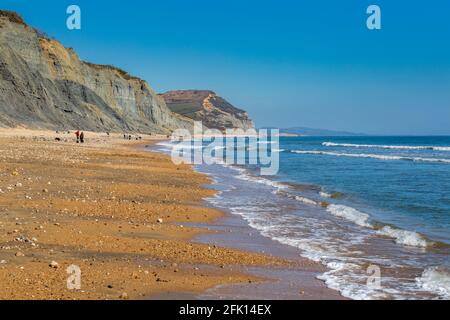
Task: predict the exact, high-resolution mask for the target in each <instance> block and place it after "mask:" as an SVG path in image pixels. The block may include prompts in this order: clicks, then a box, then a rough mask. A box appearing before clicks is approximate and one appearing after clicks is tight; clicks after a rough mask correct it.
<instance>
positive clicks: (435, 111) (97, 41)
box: [0, 0, 450, 135]
mask: <svg viewBox="0 0 450 320" xmlns="http://www.w3.org/2000/svg"><path fill="white" fill-rule="evenodd" d="M69 4H77V5H79V6H80V7H81V10H82V30H79V31H69V30H68V29H67V28H66V17H67V15H66V8H67V6H68V5H69ZM370 4H377V5H379V6H380V7H381V10H382V30H379V31H370V30H368V29H367V28H366V18H367V15H366V8H367V7H368V5H370ZM0 8H1V9H9V10H15V11H18V12H19V13H20V14H21V15H22V16H23V17H24V18H25V20H26V21H27V22H28V23H29V24H31V25H32V26H34V27H38V28H39V29H42V30H43V31H45V32H47V33H48V34H49V35H51V36H54V37H56V38H57V39H58V40H60V41H61V42H62V43H63V44H64V45H66V46H68V47H73V48H75V49H76V51H77V52H78V53H79V55H80V57H81V58H82V59H84V60H88V61H91V62H96V63H102V64H113V65H116V66H118V67H121V68H123V69H125V70H127V71H129V72H130V73H132V74H134V75H137V76H140V77H142V78H144V79H146V80H147V81H148V82H149V83H150V84H151V86H152V87H153V88H154V89H155V90H157V91H158V92H163V91H167V90H172V89H212V90H214V91H216V92H217V93H218V94H220V95H222V96H223V97H225V98H226V99H228V100H229V101H230V102H232V103H233V104H234V105H236V106H238V107H241V108H244V109H246V110H248V112H249V113H250V115H251V117H252V118H254V120H255V121H256V123H257V125H258V126H279V127H290V126H308V127H315V128H325V129H336V130H349V131H357V132H367V133H374V134H419V135H420V134H450V2H449V1H448V0H432V1H419V0H411V1H402V0H370V1H366V0H345V1H331V0H327V1H323V0H291V1H289V0H278V1H275V0H259V1H253V0H208V1H206V0H164V1H160V0H159V1H156V0H147V1H144V0H130V1H123V0H122V1H119V0H109V1H106V0H105V1H103V0H95V1H92V0H90V1H88V0H71V1H66V0H58V1H55V0H36V1H29V0H2V1H1V4H0Z"/></svg>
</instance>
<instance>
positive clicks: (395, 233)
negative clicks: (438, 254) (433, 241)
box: [377, 226, 430, 248]
mask: <svg viewBox="0 0 450 320" xmlns="http://www.w3.org/2000/svg"><path fill="white" fill-rule="evenodd" d="M377 234H379V235H382V236H387V237H390V238H394V239H395V242H396V243H398V244H401V245H405V246H411V247H419V248H426V247H427V246H429V245H430V243H429V242H428V241H426V240H425V239H424V238H423V237H422V236H421V235H420V234H418V233H417V232H414V231H407V230H400V229H395V228H392V227H390V226H385V227H383V228H381V229H380V230H378V231H377Z"/></svg>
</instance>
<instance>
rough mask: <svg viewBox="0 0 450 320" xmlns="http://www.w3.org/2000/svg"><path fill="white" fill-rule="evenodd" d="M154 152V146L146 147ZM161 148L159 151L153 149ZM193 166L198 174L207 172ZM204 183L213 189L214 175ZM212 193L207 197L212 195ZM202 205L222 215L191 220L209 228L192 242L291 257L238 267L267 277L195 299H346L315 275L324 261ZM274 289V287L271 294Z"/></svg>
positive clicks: (321, 271) (321, 270)
mask: <svg viewBox="0 0 450 320" xmlns="http://www.w3.org/2000/svg"><path fill="white" fill-rule="evenodd" d="M149 151H150V152H155V150H154V148H150V149H149ZM156 152H161V151H156ZM193 170H195V171H196V172H199V173H200V174H203V175H206V176H208V177H209V176H210V175H209V174H207V173H204V172H201V171H197V170H196V168H195V166H194V167H193ZM212 180H213V181H212V182H211V183H209V184H207V185H206V188H207V189H212V190H215V191H216V192H219V191H218V190H216V189H215V182H214V179H212ZM215 196H216V195H213V196H211V197H209V198H213V197H215ZM202 205H204V206H206V207H209V208H213V209H217V210H220V211H221V212H222V213H223V215H222V216H220V217H218V218H215V219H214V220H213V221H212V222H209V223H192V224H190V225H192V226H194V227H200V228H202V229H206V230H208V232H205V233H200V234H197V235H196V236H195V237H193V239H192V241H193V242H195V243H203V244H205V243H208V244H211V243H212V244H215V245H223V246H226V247H228V248H234V249H238V250H243V251H246V252H254V253H259V254H263V255H267V254H269V255H270V256H274V257H277V258H280V259H283V260H289V261H294V262H295V263H294V264H293V265H290V266H282V267H277V268H273V267H270V266H258V267H241V268H237V269H239V270H240V271H242V272H244V273H246V274H252V275H254V276H257V277H262V278H264V279H267V280H266V281H262V282H257V283H253V284H227V285H220V286H217V287H215V288H211V289H208V290H206V291H205V292H204V293H202V294H199V295H197V296H192V297H195V298H197V299H242V300H246V299H255V300H271V299H272V300H273V299H278V300H348V298H345V297H343V296H342V295H341V294H340V293H339V292H338V291H336V290H333V289H330V288H328V287H327V286H326V285H325V283H324V282H323V281H321V280H319V279H317V278H316V277H317V276H318V275H320V274H321V273H323V272H325V271H327V270H328V269H327V268H326V267H325V266H323V264H321V263H318V262H314V261H311V260H309V259H307V258H304V257H301V255H300V251H299V250H298V249H297V248H294V247H291V246H288V245H285V244H282V243H279V242H277V241H274V240H272V239H270V238H267V237H264V236H262V235H260V234H259V232H258V230H256V229H253V228H252V227H250V226H249V225H248V223H247V222H246V221H245V220H244V219H243V218H242V217H241V216H238V215H235V214H232V213H231V212H229V211H227V210H224V209H221V208H220V209H219V208H216V207H215V206H214V204H212V203H209V202H208V199H204V201H203V202H202ZM274 290H276V291H277V293H276V294H274ZM177 297H179V298H180V299H184V298H185V297H184V296H183V295H180V296H177V295H170V296H167V297H165V298H170V299H173V298H177Z"/></svg>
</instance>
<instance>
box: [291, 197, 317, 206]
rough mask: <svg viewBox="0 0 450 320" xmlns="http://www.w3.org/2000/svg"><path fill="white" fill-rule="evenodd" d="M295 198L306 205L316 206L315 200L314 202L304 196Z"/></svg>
mask: <svg viewBox="0 0 450 320" xmlns="http://www.w3.org/2000/svg"><path fill="white" fill-rule="evenodd" d="M295 200H297V201H300V202H303V203H304V204H308V205H311V206H317V202H315V201H314V200H311V199H308V198H305V197H301V196H296V197H295Z"/></svg>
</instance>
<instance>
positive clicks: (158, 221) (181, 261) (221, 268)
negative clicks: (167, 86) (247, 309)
mask: <svg viewBox="0 0 450 320" xmlns="http://www.w3.org/2000/svg"><path fill="white" fill-rule="evenodd" d="M72 135H73V134H70V135H69V134H66V133H55V132H50V131H36V130H26V129H0V149H1V153H0V172H1V175H0V189H1V192H2V193H1V197H0V229H1V230H2V233H1V235H0V262H1V264H0V281H1V282H2V285H3V290H2V292H1V293H0V299H33V300H35V299H37V300H39V299H55V300H59V299H62V300H67V299H83V300H85V299H155V298H156V299H157V298H162V297H163V296H166V297H167V296H169V297H170V296H173V295H178V296H182V297H184V298H186V297H192V296H196V297H197V296H199V295H201V294H203V293H205V292H207V290H209V289H212V288H216V287H218V286H223V285H230V284H233V285H236V284H249V283H251V284H252V285H254V284H255V283H259V282H261V281H263V280H267V278H270V277H266V276H265V274H264V273H262V274H256V273H252V272H248V271H249V270H250V269H252V268H260V267H262V268H269V269H273V270H277V269H278V268H286V267H287V266H289V267H292V268H295V267H296V266H297V267H298V262H297V261H295V260H289V259H286V258H283V257H277V256H274V255H270V254H261V253H256V252H251V251H247V250H242V249H239V248H233V247H231V246H223V245H222V244H221V245H220V246H219V245H217V244H213V243H212V241H206V242H205V243H199V242H196V241H193V240H192V239H195V238H196V237H197V236H200V235H205V234H208V232H210V231H208V230H207V229H205V228H199V227H198V226H197V227H194V226H190V225H189V224H192V223H193V224H215V222H214V221H216V219H218V218H220V217H224V213H223V212H221V211H219V210H217V209H213V208H210V207H207V206H204V202H203V199H204V198H206V197H210V196H212V195H213V194H214V191H213V190H210V189H208V188H205V187H204V186H205V185H206V184H208V183H210V179H209V178H208V177H207V176H206V175H203V174H199V173H197V172H194V171H193V169H192V168H191V167H190V166H184V165H183V166H175V165H174V164H172V163H171V162H170V160H169V158H168V157H167V156H164V155H162V154H159V153H153V152H148V151H144V150H139V149H143V148H142V146H144V145H145V144H150V143H151V142H152V141H154V140H155V139H158V137H157V136H153V137H148V136H145V137H144V136H142V137H143V139H142V140H139V141H138V140H136V141H125V140H124V139H123V135H120V134H111V135H109V136H107V135H106V134H101V133H90V132H87V133H86V143H85V144H83V145H80V144H76V143H75V139H74V137H72ZM56 137H58V138H60V140H59V141H55V138H56ZM159 138H161V137H159ZM137 148H139V149H137ZM71 265H76V266H78V267H79V268H80V270H81V288H80V289H79V290H69V289H68V288H67V278H68V277H69V275H68V273H67V272H66V268H67V267H68V266H71ZM323 298H327V297H326V295H325V296H323Z"/></svg>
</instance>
